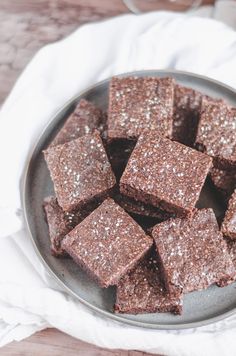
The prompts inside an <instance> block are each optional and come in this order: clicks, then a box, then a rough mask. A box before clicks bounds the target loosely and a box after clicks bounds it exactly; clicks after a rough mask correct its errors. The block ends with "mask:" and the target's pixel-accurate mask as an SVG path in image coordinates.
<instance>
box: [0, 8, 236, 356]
mask: <svg viewBox="0 0 236 356" xmlns="http://www.w3.org/2000/svg"><path fill="white" fill-rule="evenodd" d="M161 68H165V69H167V68H176V69H180V70H188V71H191V72H195V73H200V74H204V75H207V76H209V77H211V78H215V79H218V80H221V81H222V82H224V83H227V84H229V85H231V86H233V87H234V88H236V76H235V68H236V33H235V32H234V31H233V30H232V29H230V28H229V27H227V26H226V25H224V24H222V23H220V22H217V21H214V20H211V19H206V18H200V17H196V16H193V15H191V17H190V16H189V15H183V14H174V13H167V12H158V13H150V14H145V15H141V16H135V15H125V16H121V17H118V18H115V19H112V20H108V21H105V22H100V23H96V24H89V25H85V26H83V27H81V28H80V29H79V30H77V31H76V32H75V33H73V34H72V35H70V36H69V37H68V38H66V39H65V40H63V41H60V42H58V43H55V44H52V45H49V46H46V47H44V48H43V49H41V50H40V51H39V52H38V54H37V55H36V56H35V57H34V59H33V60H32V61H31V63H30V64H29V65H28V67H27V68H26V69H25V71H24V72H23V74H22V75H21V77H20V78H19V80H18V81H17V83H16V85H15V87H14V89H13V91H12V92H11V94H10V95H9V97H8V99H7V101H6V102H5V104H4V105H3V107H2V110H1V112H0V167H1V174H0V236H1V238H0V346H1V345H4V344H6V343H7V342H10V341H12V340H21V339H22V338H24V337H26V336H29V335H30V334H32V333H33V332H35V331H37V330H40V329H42V328H45V327H47V326H53V327H56V328H58V329H60V330H62V331H65V332H66V333H68V334H71V335H73V336H75V337H78V338H80V339H82V340H85V341H87V342H91V343H95V344H96V345H99V346H103V347H109V348H123V349H136V350H143V351H149V352H153V353H159V354H165V355H168V356H180V355H181V356H185V355H186V356H187V355H188V356H189V355H191V356H194V355H197V356H201V355H208V356H211V355H214V356H217V355H220V356H224V355H227V356H231V355H233V354H235V353H236V345H235V341H234V340H235V334H236V316H235V317H232V318H230V319H227V320H223V321H221V322H219V323H217V324H213V325H209V326H207V327H202V328H199V329H191V330H187V331H179V332H174V331H168V332H167V331H155V330H147V329H145V330H144V329H138V328H134V327H129V326H124V325H121V324H118V323H115V322H113V321H111V320H108V319H104V318H101V317H100V316H99V315H95V314H94V313H93V312H91V311H89V310H88V309H87V308H85V307H84V306H83V305H81V304H80V303H79V302H77V301H76V300H74V299H73V298H72V297H70V296H68V295H67V294H66V293H65V292H63V291H62V290H61V288H60V287H59V286H58V285H57V284H56V282H55V281H54V280H53V279H52V278H51V277H50V276H49V275H48V274H47V272H46V271H45V269H44V267H43V266H42V264H41V263H40V261H39V259H38V257H37V256H36V254H35V252H34V250H33V247H32V245H31V242H30V240H29V238H28V236H27V232H26V231H25V228H24V226H23V223H22V213H21V203H20V188H21V175H22V171H23V167H24V165H25V162H26V161H27V160H28V159H29V156H28V154H29V151H30V149H31V148H32V146H33V145H34V144H35V142H36V140H37V138H38V137H39V135H40V133H41V132H42V130H43V128H44V127H45V125H46V124H47V123H48V120H49V119H50V118H51V117H52V115H53V114H54V113H55V112H56V111H57V110H58V109H59V108H60V107H61V106H62V105H63V104H64V103H65V102H66V101H67V100H68V99H70V98H71V97H72V96H73V95H75V94H76V93H78V92H79V91H81V90H83V89H85V88H86V87H87V86H89V85H91V84H94V83H96V82H97V81H99V80H102V79H104V78H107V77H109V76H111V75H113V74H118V73H122V72H127V71H133V70H141V69H161Z"/></svg>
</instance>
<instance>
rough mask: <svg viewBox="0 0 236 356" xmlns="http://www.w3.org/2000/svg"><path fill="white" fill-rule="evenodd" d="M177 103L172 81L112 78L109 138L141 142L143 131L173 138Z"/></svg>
mask: <svg viewBox="0 0 236 356" xmlns="http://www.w3.org/2000/svg"><path fill="white" fill-rule="evenodd" d="M173 100H174V80H173V79H172V78H155V77H145V78H140V77H139V78H138V77H123V78H117V77H114V78H112V79H111V82H110V91H109V108H108V138H110V139H128V140H129V139H137V138H138V136H139V135H140V133H141V132H142V131H143V129H149V130H155V131H156V132H157V133H159V134H162V135H164V136H168V137H171V135H172V123H173Z"/></svg>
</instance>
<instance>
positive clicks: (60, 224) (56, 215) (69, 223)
mask: <svg viewBox="0 0 236 356" xmlns="http://www.w3.org/2000/svg"><path fill="white" fill-rule="evenodd" d="M97 206H98V202H96V201H93V203H92V204H89V205H87V206H85V207H83V209H81V210H78V211H76V212H73V213H72V212H71V213H69V212H65V211H63V210H62V208H61V207H60V206H59V205H58V202H57V199H56V198H55V197H52V196H50V197H47V198H45V199H44V203H43V208H44V211H45V215H46V221H47V224H48V228H49V236H50V241H51V253H52V255H53V256H55V257H58V256H64V255H65V254H66V253H65V251H64V250H63V249H62V248H61V241H62V239H63V238H64V237H65V235H66V234H68V232H70V231H71V230H72V229H73V228H74V227H75V226H76V225H78V224H79V223H80V222H81V221H82V220H83V219H84V218H85V217H86V216H88V215H89V214H90V212H92V211H93V210H94V209H96V208H97Z"/></svg>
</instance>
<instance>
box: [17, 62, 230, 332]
mask: <svg viewBox="0 0 236 356" xmlns="http://www.w3.org/2000/svg"><path fill="white" fill-rule="evenodd" d="M153 71H155V72H156V74H157V75H158V73H160V74H162V73H166V75H167V76H168V75H175V74H178V75H184V76H188V77H192V78H193V79H194V78H198V79H200V80H201V79H202V80H204V81H205V80H207V81H208V82H212V83H214V84H215V85H219V86H221V87H223V88H225V89H227V90H229V91H231V92H233V93H235V94H236V90H235V89H234V88H232V87H230V86H229V85H226V84H224V83H221V82H220V81H218V80H215V79H211V78H208V77H206V76H203V75H200V74H194V73H191V72H187V71H180V70H175V69H173V70H172V69H167V70H165V69H160V70H157V69H150V70H140V71H133V72H127V73H122V74H117V75H114V76H118V77H119V76H128V75H144V73H145V74H146V73H147V74H148V73H153ZM109 80H110V78H107V79H104V80H102V81H100V82H97V83H96V84H94V85H91V86H89V87H88V88H86V89H85V90H83V91H81V92H79V93H78V94H76V95H74V96H73V97H72V98H71V99H70V100H68V101H67V102H66V103H65V104H64V105H63V106H62V107H61V108H60V109H58V110H57V111H56V112H55V113H54V115H53V116H52V118H51V119H50V120H49V122H48V124H47V125H46V127H45V128H44V130H43V131H42V133H41V135H40V137H39V139H38V140H37V142H36V144H35V145H34V146H33V148H32V149H31V150H30V152H29V154H28V157H27V159H26V162H25V165H24V169H23V173H22V177H21V184H20V187H21V189H20V197H21V204H22V208H23V221H24V223H25V226H26V230H27V233H28V236H29V237H30V240H31V242H32V245H33V248H34V250H35V252H36V254H37V256H38V257H39V259H40V261H41V262H42V264H43V265H44V267H45V268H46V270H47V272H48V273H49V274H50V275H51V276H52V277H53V278H55V280H56V281H57V283H58V284H59V285H60V286H61V287H63V289H65V291H66V292H68V293H69V294H70V295H71V296H72V297H74V298H75V299H77V300H78V301H80V302H81V303H82V304H83V305H85V306H87V307H88V308H89V309H91V310H92V311H95V312H97V313H98V314H100V315H102V316H103V317H106V318H110V319H112V320H113V321H116V322H119V323H121V324H127V325H131V326H135V327H141V328H148V329H157V330H173V331H176V330H181V329H182V330H183V329H190V328H199V327H203V326H206V325H209V324H213V323H215V322H219V321H221V320H223V319H225V318H227V317H230V316H232V315H234V314H235V313H236V308H233V309H232V310H230V311H228V312H225V313H222V314H220V315H217V316H215V317H212V318H208V319H204V320H201V321H197V322H189V323H182V324H176V325H174V326H173V324H151V323H147V322H139V321H132V320H129V319H125V318H122V317H121V316H118V315H116V314H112V313H110V312H106V311H104V310H101V309H99V308H97V307H96V306H94V305H92V304H91V303H89V302H87V301H86V300H84V299H83V298H81V297H79V296H78V295H77V294H76V293H74V292H73V291H72V290H71V289H70V288H69V287H68V286H67V285H66V284H65V283H64V282H63V281H62V280H61V279H60V278H59V277H58V276H57V275H56V273H55V272H54V271H53V270H52V268H51V267H50V266H49V264H48V263H47V262H46V261H45V259H44V258H43V256H42V254H41V252H40V250H39V248H38V247H37V245H36V243H35V241H34V238H33V235H32V233H31V230H30V225H29V220H28V218H27V208H26V205H27V204H26V186H27V180H28V172H29V168H30V164H31V162H32V158H33V155H34V152H35V150H36V147H37V146H38V144H39V142H40V139H41V137H42V136H43V135H44V133H45V131H46V130H47V128H48V127H49V126H50V125H51V123H52V121H53V120H54V118H55V117H57V116H58V115H59V114H60V112H62V111H63V110H65V109H66V108H67V107H68V106H69V105H71V104H72V103H73V102H75V101H76V100H77V99H78V98H79V97H82V96H83V95H85V94H86V93H87V92H89V91H91V90H92V89H94V88H95V87H97V86H99V85H102V84H104V83H106V82H107V81H109Z"/></svg>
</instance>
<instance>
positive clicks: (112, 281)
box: [62, 198, 153, 287]
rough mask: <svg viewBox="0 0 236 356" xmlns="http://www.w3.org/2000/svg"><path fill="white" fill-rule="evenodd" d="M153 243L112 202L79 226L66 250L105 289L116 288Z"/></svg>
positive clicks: (64, 247)
mask: <svg viewBox="0 0 236 356" xmlns="http://www.w3.org/2000/svg"><path fill="white" fill-rule="evenodd" d="M152 244H153V240H152V238H151V237H149V236H147V235H146V234H145V232H144V231H143V230H142V228H141V227H140V226H139V225H138V224H137V223H136V222H135V221H134V220H133V219H132V218H131V217H130V216H129V215H128V214H127V213H126V212H125V211H124V210H123V209H122V208H121V207H120V206H119V205H118V204H116V203H115V202H114V201H113V200H112V199H111V198H108V199H106V200H105V201H104V202H103V203H102V204H101V205H100V206H99V207H98V208H97V209H96V210H94V211H93V212H92V213H91V214H90V215H89V216H88V217H87V218H85V219H84V220H83V221H82V222H81V223H80V224H79V225H78V226H76V227H75V228H74V229H73V230H72V231H71V232H70V233H69V234H68V235H67V236H66V237H65V238H64V239H63V242H62V247H63V249H65V250H66V251H67V253H68V254H69V255H71V257H72V258H73V259H74V260H75V262H77V263H78V264H79V265H80V266H81V267H82V268H84V270H85V271H87V273H88V274H89V275H90V276H91V277H92V278H93V279H94V280H95V281H97V283H98V284H99V285H100V286H101V287H108V286H110V285H116V284H117V283H118V281H119V280H120V278H121V277H122V276H123V275H124V274H125V273H126V272H127V271H128V270H129V269H131V268H132V267H134V266H135V265H136V264H137V263H138V262H139V260H140V259H141V258H142V257H143V256H144V255H145V253H146V252H147V251H148V250H149V249H150V248H151V246H152Z"/></svg>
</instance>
